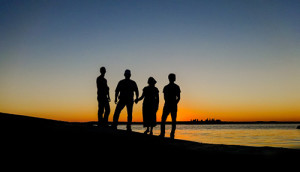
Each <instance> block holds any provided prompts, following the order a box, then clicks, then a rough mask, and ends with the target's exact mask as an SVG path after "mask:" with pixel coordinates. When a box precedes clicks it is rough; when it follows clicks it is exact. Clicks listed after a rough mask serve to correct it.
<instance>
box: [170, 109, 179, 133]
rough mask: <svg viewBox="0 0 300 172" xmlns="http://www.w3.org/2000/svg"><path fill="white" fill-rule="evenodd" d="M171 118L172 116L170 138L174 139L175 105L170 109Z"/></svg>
mask: <svg viewBox="0 0 300 172" xmlns="http://www.w3.org/2000/svg"><path fill="white" fill-rule="evenodd" d="M171 118H172V130H171V134H170V138H171V139H174V137H175V130H176V118H177V107H176V108H175V107H174V108H173V109H172V111H171Z"/></svg>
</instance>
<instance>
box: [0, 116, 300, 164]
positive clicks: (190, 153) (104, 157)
mask: <svg viewBox="0 0 300 172" xmlns="http://www.w3.org/2000/svg"><path fill="white" fill-rule="evenodd" d="M0 127H1V128H0V129H1V135H2V136H1V137H2V139H1V140H2V145H3V146H2V148H4V149H3V150H5V152H4V153H2V155H5V157H6V158H7V160H10V159H11V160H12V159H13V160H15V159H16V158H19V159H27V158H28V157H29V155H30V156H31V157H35V158H36V159H35V160H45V161H46V160H49V159H51V161H52V162H58V161H72V162H78V161H79V162H83V161H88V162H92V161H98V159H101V162H102V163H103V162H107V163H113V164H114V162H117V161H118V162H119V161H121V162H126V164H127V161H128V162H130V163H137V162H140V163H143V162H145V161H147V162H149V161H150V160H151V159H155V161H154V162H160V163H165V162H172V163H175V164H176V162H177V163H178V162H179V163H184V162H189V163H190V164H193V163H199V162H201V164H203V163H212V162H213V163H218V162H222V163H224V162H241V163H247V164H248V163H249V164H257V163H262V162H263V164H266V163H267V162H270V163H274V162H289V163H291V162H292V161H293V160H296V159H297V158H296V157H299V155H300V150H295V149H285V148H273V147H250V146H236V145H220V144H205V143H197V142H191V141H185V140H177V139H175V140H171V139H169V138H160V137H158V136H149V135H144V134H142V133H137V132H127V131H124V130H112V129H111V128H102V127H97V126H93V125H91V124H89V123H70V122H64V121H55V120H49V119H42V118H35V117H29V116H22V115H13V114H6V113H0ZM53 157H55V158H53ZM295 158H296V159H295ZM150 162H151V161H150ZM177 165H179V164H177Z"/></svg>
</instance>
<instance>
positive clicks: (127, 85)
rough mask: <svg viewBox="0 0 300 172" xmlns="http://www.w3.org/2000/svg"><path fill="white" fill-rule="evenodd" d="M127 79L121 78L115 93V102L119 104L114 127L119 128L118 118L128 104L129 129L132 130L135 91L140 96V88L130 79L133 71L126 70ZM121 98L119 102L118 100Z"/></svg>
mask: <svg viewBox="0 0 300 172" xmlns="http://www.w3.org/2000/svg"><path fill="white" fill-rule="evenodd" d="M124 76H125V79H123V80H121V81H120V82H119V83H118V85H117V88H116V93H115V103H116V104H117V107H116V110H115V113H114V118H113V124H112V127H113V128H115V129H116V128H117V125H118V120H119V116H120V113H121V111H122V109H123V108H124V107H125V106H126V108H127V114H128V117H127V131H131V122H132V108H133V96H134V95H133V94H134V92H135V95H136V99H138V97H139V90H138V87H137V85H136V83H135V82H134V81H133V80H131V79H130V77H131V72H130V70H128V69H127V70H126V71H125V73H124ZM118 99H119V102H118Z"/></svg>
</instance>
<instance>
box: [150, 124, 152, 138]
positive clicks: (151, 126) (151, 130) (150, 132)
mask: <svg viewBox="0 0 300 172" xmlns="http://www.w3.org/2000/svg"><path fill="white" fill-rule="evenodd" d="M150 135H151V136H152V135H153V126H151V127H150Z"/></svg>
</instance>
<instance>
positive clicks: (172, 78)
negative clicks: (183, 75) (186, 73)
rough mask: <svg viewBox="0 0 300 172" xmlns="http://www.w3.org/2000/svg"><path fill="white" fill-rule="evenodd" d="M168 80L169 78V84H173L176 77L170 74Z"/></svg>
mask: <svg viewBox="0 0 300 172" xmlns="http://www.w3.org/2000/svg"><path fill="white" fill-rule="evenodd" d="M168 78H169V81H170V83H174V82H175V80H176V75H175V74H174V73H170V74H169V76H168Z"/></svg>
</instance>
